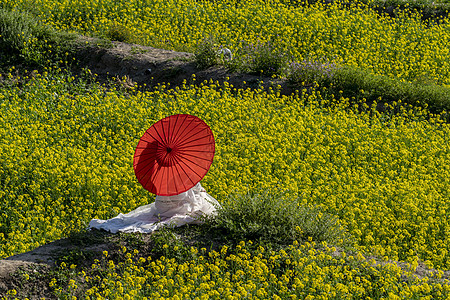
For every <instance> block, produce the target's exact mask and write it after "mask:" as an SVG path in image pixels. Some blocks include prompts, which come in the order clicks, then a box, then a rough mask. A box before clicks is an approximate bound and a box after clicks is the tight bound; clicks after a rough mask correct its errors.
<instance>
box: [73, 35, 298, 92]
mask: <svg viewBox="0 0 450 300" xmlns="http://www.w3.org/2000/svg"><path fill="white" fill-rule="evenodd" d="M83 40H84V42H83V43H81V46H80V47H79V48H78V52H77V55H76V56H77V60H78V61H79V64H78V68H77V69H76V70H75V73H80V72H82V70H81V69H82V68H87V69H89V70H90V72H91V73H92V74H95V76H96V80H97V81H99V82H107V81H111V80H115V81H120V82H121V83H122V84H123V85H124V86H125V87H130V86H133V85H138V86H141V87H143V86H146V87H147V88H151V87H154V86H156V85H158V84H163V83H164V84H167V83H168V84H170V86H172V87H175V86H179V85H181V84H183V82H186V83H187V84H191V83H195V84H200V83H203V82H204V81H208V82H209V81H210V80H212V81H213V82H218V83H219V84H222V83H223V82H224V81H227V82H228V83H229V84H231V85H232V86H233V87H235V88H243V89H246V88H252V89H253V88H259V87H262V88H264V89H266V90H267V89H269V88H273V89H276V88H277V86H280V87H279V90H280V93H281V94H284V95H290V94H292V93H293V92H294V89H293V88H292V87H290V86H289V84H288V83H287V81H286V80H282V79H274V78H271V77H265V76H258V75H253V74H243V73H237V72H229V71H228V70H227V69H226V68H225V67H223V66H212V67H209V68H207V69H199V68H197V66H196V63H195V60H194V54H193V53H187V52H176V51H171V50H163V49H156V48H153V47H148V46H141V45H136V44H127V43H121V42H111V44H108V45H104V44H102V41H99V40H95V39H92V38H85V37H84V38H83ZM193 76H194V77H195V82H194V80H193Z"/></svg>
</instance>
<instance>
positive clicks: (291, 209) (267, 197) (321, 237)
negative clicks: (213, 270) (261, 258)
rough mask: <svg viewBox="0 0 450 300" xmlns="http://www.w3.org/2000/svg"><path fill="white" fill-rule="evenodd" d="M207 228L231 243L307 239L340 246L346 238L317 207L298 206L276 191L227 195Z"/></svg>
mask: <svg viewBox="0 0 450 300" xmlns="http://www.w3.org/2000/svg"><path fill="white" fill-rule="evenodd" d="M210 225H211V226H212V228H215V229H222V230H225V231H226V232H227V234H228V235H230V236H232V237H233V239H234V240H240V239H257V240H265V241H268V242H271V243H277V244H285V243H291V242H293V241H295V240H308V239H309V238H311V239H312V240H314V241H317V242H321V241H327V242H330V243H342V242H343V241H344V240H346V238H347V236H346V231H345V229H344V228H343V227H342V226H341V225H340V224H339V220H338V218H337V217H335V216H332V215H330V214H327V213H324V212H323V211H322V209H321V208H320V207H319V206H309V205H300V204H299V203H298V202H297V201H296V200H292V199H289V198H287V197H286V196H284V195H283V193H280V192H276V193H271V192H269V191H264V192H257V193H254V192H248V193H247V194H244V195H240V194H231V195H230V199H229V201H227V202H226V204H224V206H223V207H221V208H219V210H218V215H217V216H216V217H215V218H214V219H212V220H210Z"/></svg>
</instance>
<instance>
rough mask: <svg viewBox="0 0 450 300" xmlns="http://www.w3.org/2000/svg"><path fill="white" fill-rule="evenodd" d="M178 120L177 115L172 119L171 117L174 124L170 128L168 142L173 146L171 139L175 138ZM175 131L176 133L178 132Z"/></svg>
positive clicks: (178, 116)
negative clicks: (170, 132)
mask: <svg viewBox="0 0 450 300" xmlns="http://www.w3.org/2000/svg"><path fill="white" fill-rule="evenodd" d="M179 118H180V115H179V114H178V115H175V116H174V117H173V119H175V120H174V121H175V124H173V126H171V128H173V130H172V134H169V136H168V142H169V143H171V144H173V139H174V136H175V132H174V131H175V130H176V129H177V124H178V120H179ZM178 130H179V128H178ZM178 130H177V131H178Z"/></svg>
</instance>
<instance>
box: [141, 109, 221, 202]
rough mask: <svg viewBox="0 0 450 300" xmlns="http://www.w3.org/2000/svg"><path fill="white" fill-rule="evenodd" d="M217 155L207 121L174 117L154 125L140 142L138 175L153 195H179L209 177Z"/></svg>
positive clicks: (186, 116)
mask: <svg viewBox="0 0 450 300" xmlns="http://www.w3.org/2000/svg"><path fill="white" fill-rule="evenodd" d="M214 151H215V144H214V136H213V133H212V131H211V129H210V128H209V126H208V125H207V124H206V123H205V122H204V121H202V120H201V119H199V118H197V117H195V116H191V115H186V114H179V115H173V116H170V117H167V118H164V119H161V120H159V121H158V122H156V123H155V124H153V126H151V127H150V128H149V129H147V131H146V132H145V133H144V135H143V136H142V138H141V139H140V140H139V143H138V144H137V147H136V151H135V153H134V161H133V167H134V173H135V174H136V177H137V179H138V181H139V183H140V184H142V186H143V187H144V188H145V189H146V190H148V191H150V192H151V193H153V194H156V195H161V196H172V195H178V194H180V193H182V192H185V191H187V190H189V189H190V188H192V187H193V186H194V185H196V184H197V183H198V182H199V181H200V180H201V179H202V178H203V176H205V175H206V173H207V172H208V170H209V167H210V166H211V163H212V161H213V157H214Z"/></svg>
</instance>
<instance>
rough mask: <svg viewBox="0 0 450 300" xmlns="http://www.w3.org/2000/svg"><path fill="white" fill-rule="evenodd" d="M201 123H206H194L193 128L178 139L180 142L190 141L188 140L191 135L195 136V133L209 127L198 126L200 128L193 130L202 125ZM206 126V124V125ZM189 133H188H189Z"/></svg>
mask: <svg viewBox="0 0 450 300" xmlns="http://www.w3.org/2000/svg"><path fill="white" fill-rule="evenodd" d="M203 125H206V124H202V123H197V124H196V125H195V127H194V128H192V129H191V130H190V131H189V132H188V133H186V135H185V136H184V137H183V139H182V140H181V141H180V143H186V142H190V141H189V140H190V139H191V138H192V137H194V136H196V135H198V134H200V133H202V132H203V131H204V130H206V129H209V127H204V128H200V130H195V129H197V128H198V127H199V126H203ZM206 126H208V125H206ZM189 134H190V135H189Z"/></svg>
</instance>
